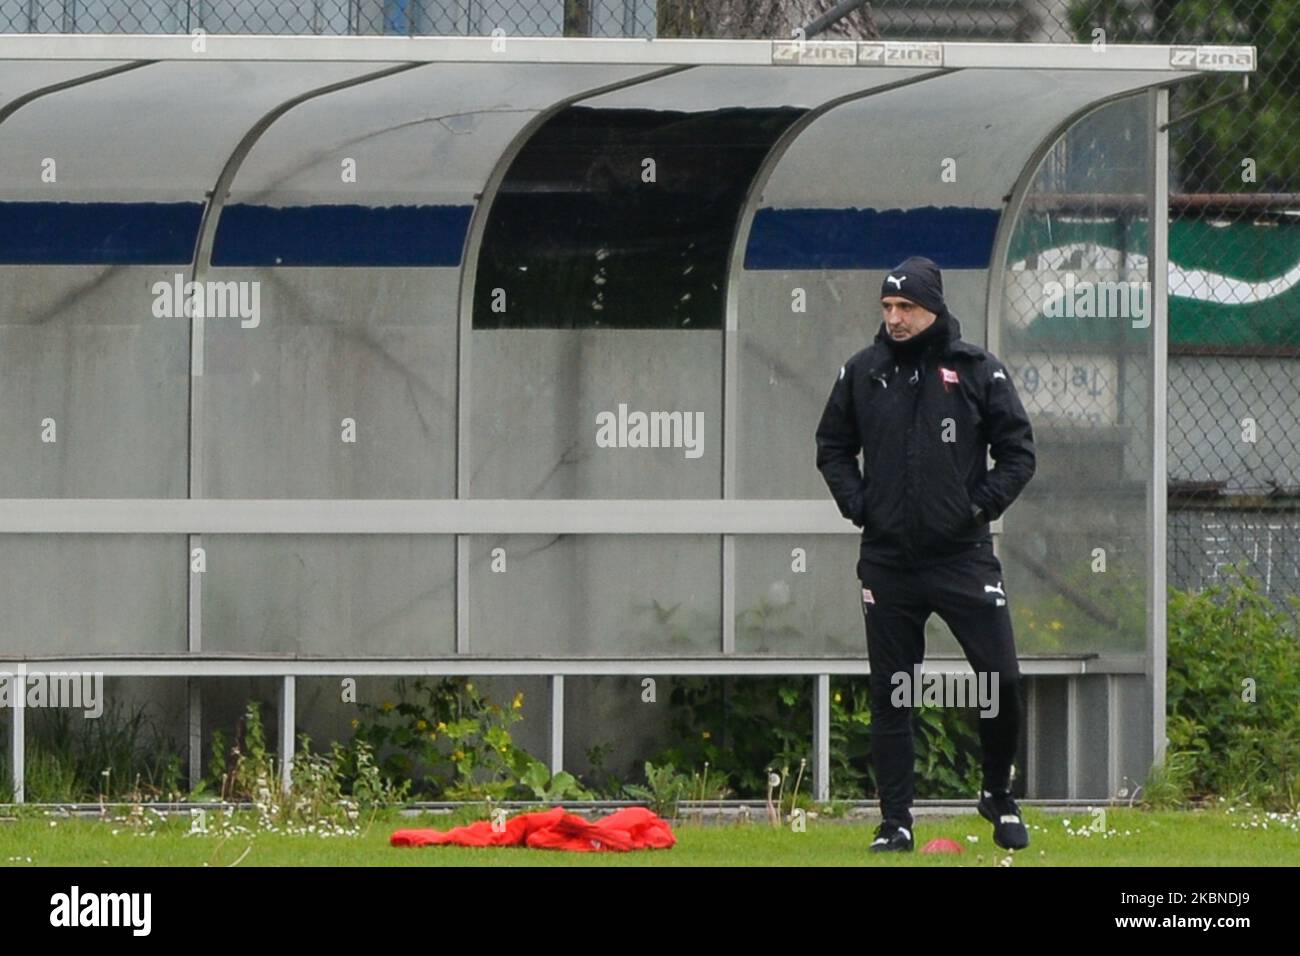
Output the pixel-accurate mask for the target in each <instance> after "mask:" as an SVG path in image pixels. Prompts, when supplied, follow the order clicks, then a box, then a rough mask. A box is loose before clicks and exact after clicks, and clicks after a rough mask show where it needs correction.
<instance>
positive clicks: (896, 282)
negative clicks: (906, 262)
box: [885, 276, 907, 291]
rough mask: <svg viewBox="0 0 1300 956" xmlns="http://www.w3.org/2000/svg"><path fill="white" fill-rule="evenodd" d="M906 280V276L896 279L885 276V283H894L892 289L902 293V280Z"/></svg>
mask: <svg viewBox="0 0 1300 956" xmlns="http://www.w3.org/2000/svg"><path fill="white" fill-rule="evenodd" d="M906 278H907V276H899V277H898V278H897V279H895V278H894V277H893V276H885V281H886V282H892V283H894V288H895V289H898V290H900V291H902V288H903V280H904V279H906Z"/></svg>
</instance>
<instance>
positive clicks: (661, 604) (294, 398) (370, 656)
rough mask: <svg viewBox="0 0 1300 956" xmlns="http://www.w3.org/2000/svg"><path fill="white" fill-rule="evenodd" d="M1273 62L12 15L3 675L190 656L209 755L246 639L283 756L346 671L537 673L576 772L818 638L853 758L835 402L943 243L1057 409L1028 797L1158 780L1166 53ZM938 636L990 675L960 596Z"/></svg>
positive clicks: (1183, 77) (847, 586) (1008, 352)
mask: <svg viewBox="0 0 1300 956" xmlns="http://www.w3.org/2000/svg"><path fill="white" fill-rule="evenodd" d="M1254 58H1255V52H1254V49H1253V48H1251V47H1166V46H1117V45H1109V46H1101V45H1098V46H1095V47H1094V46H1089V45H1077V46H1076V45H1034V44H986V43H917V42H908V43H901V42H852V41H805V42H799V41H793V40H791V41H785V40H773V41H766V40H764V41H760V40H743V41H742V40H623V39H546V38H541V39H523V38H509V37H505V38H503V37H482V38H460V37H457V38H441V37H427V38H405V37H403V38H370V37H350V38H318V37H252V36H239V37H234V36H195V37H191V36H62V35H59V36H53V35H25V36H16V35H7V36H2V37H0V189H2V190H3V196H2V197H0V222H2V223H3V228H2V229H0V363H2V366H3V368H2V369H0V409H3V413H2V414H0V449H2V450H3V454H0V497H2V498H3V500H0V534H2V535H3V547H0V622H2V624H3V634H4V638H3V645H2V646H0V670H4V671H6V672H8V674H9V675H11V676H9V677H8V678H7V679H8V680H9V681H11V682H12V683H11V685H10V686H11V689H19V688H21V686H22V682H23V680H24V675H25V674H31V673H33V672H37V671H41V672H72V673H78V672H80V673H85V672H95V673H101V674H103V675H105V676H106V677H107V678H108V679H110V680H119V679H121V680H123V681H127V680H129V681H131V682H132V683H131V686H132V687H134V688H136V689H137V690H138V689H139V688H140V687H142V686H155V685H157V686H161V684H160V683H159V682H163V683H166V682H169V681H170V682H171V684H170V686H171V687H172V688H173V689H174V688H176V687H177V686H179V687H181V688H182V690H181V691H180V692H179V693H180V696H181V698H182V700H183V703H184V707H185V708H187V710H188V714H189V724H188V732H187V728H186V727H184V726H181V727H180V728H179V736H178V740H180V741H181V744H180V746H181V749H182V751H185V749H186V747H185V743H184V741H186V740H188V753H189V757H190V761H191V772H192V773H193V774H194V775H195V776H196V777H197V775H198V769H199V766H200V764H199V761H200V757H201V752H202V743H203V740H202V737H203V735H202V734H201V733H200V730H201V729H202V728H203V726H204V724H203V719H202V718H203V714H204V711H205V710H206V709H208V708H209V707H215V706H216V705H217V704H218V703H219V702H218V701H216V700H214V699H213V697H212V696H211V694H209V695H208V696H205V686H206V687H208V688H209V690H211V688H213V687H214V686H216V685H215V684H214V683H213V682H214V681H218V680H227V679H231V678H258V679H264V680H269V681H273V682H275V684H274V685H273V686H276V687H278V689H279V713H278V716H273V719H274V720H275V724H276V727H277V730H276V732H275V735H276V737H277V739H278V742H279V747H280V749H281V753H282V755H284V756H286V757H287V756H289V755H291V754H292V752H293V749H294V740H295V728H297V729H302V728H303V727H305V726H310V725H311V724H312V721H313V720H315V719H316V718H317V717H318V715H317V714H315V713H314V711H313V707H312V706H300V703H304V702H307V700H308V698H307V697H306V696H305V694H304V693H303V692H302V690H301V688H302V686H303V684H304V682H306V681H314V680H329V681H332V682H333V686H334V687H335V691H334V694H335V696H334V698H333V699H334V701H335V702H336V703H337V701H338V694H337V688H338V686H339V684H338V681H339V680H341V679H344V678H353V679H357V678H374V679H379V678H383V679H395V678H399V677H410V676H413V675H463V674H469V675H482V676H483V677H484V678H486V679H494V678H506V677H509V678H511V679H515V678H518V679H531V680H534V681H536V682H538V686H544V687H545V688H546V689H547V690H548V691H549V700H546V701H544V703H545V704H546V705H548V706H549V709H550V710H549V731H548V733H547V734H546V736H545V742H546V744H547V745H548V746H549V760H550V764H551V766H552V767H553V768H555V769H559V768H560V767H561V766H562V764H563V763H564V759H565V753H566V743H565V741H566V738H567V739H568V741H569V745H568V748H567V749H568V752H569V753H570V754H573V753H580V752H581V751H580V750H577V749H575V748H576V747H577V746H578V745H580V744H582V743H584V742H587V743H590V742H591V741H592V740H593V739H594V738H595V737H596V736H597V734H598V733H600V734H605V735H608V734H610V733H613V734H614V735H615V737H616V739H617V740H621V741H622V742H623V743H624V744H626V745H627V746H634V745H635V739H636V736H637V735H636V734H635V733H633V731H634V730H635V731H637V733H640V731H641V730H643V729H644V728H645V727H646V726H648V725H650V724H651V723H653V721H655V720H662V719H663V715H665V714H667V713H668V711H669V710H670V708H671V704H669V699H668V688H669V686H670V681H671V680H672V679H675V678H680V677H685V676H690V675H728V676H731V677H737V678H739V677H759V676H774V675H797V676H801V677H806V678H807V679H808V680H809V681H810V682H811V684H812V686H813V688H814V692H813V696H812V699H813V706H812V712H811V715H810V718H809V724H807V725H805V727H806V731H807V733H808V734H809V738H810V740H811V750H810V753H811V755H812V760H811V765H812V773H813V789H814V791H815V796H816V797H818V798H820V799H826V798H828V797H829V796H830V795H831V786H830V784H831V781H830V763H829V755H830V733H831V726H832V722H831V717H832V713H833V708H834V707H839V706H842V705H841V704H839V703H837V702H836V694H837V693H838V692H837V691H836V689H835V688H836V686H837V684H836V681H837V680H842V679H843V678H844V677H845V676H846V675H861V674H865V673H866V672H867V667H868V665H867V660H866V653H865V651H866V646H865V637H864V634H863V625H862V617H861V610H860V595H859V586H858V584H857V581H856V576H855V562H856V558H857V547H858V534H857V531H856V529H855V528H854V527H853V526H852V525H851V524H850V523H848V522H846V521H845V520H843V519H842V518H841V517H840V515H839V513H838V511H837V510H836V507H835V505H834V504H833V503H832V501H831V500H830V497H829V494H828V492H827V490H826V488H825V486H824V484H823V482H822V479H821V476H820V475H819V474H818V472H817V470H816V468H815V466H814V443H813V433H814V430H815V427H816V423H817V420H818V417H819V414H820V411H821V409H822V407H823V405H824V402H825V400H826V396H827V394H828V393H829V390H830V388H831V385H832V384H833V382H834V379H835V375H836V373H837V371H838V369H839V367H840V365H841V364H842V363H843V362H844V361H845V359H847V358H848V357H849V356H850V355H852V354H853V353H854V352H856V351H858V350H859V349H860V348H862V347H864V346H865V345H866V344H867V343H868V342H869V341H870V339H871V338H872V336H873V335H874V334H875V331H876V329H877V328H878V326H879V323H880V313H879V309H878V302H877V299H878V291H879V288H880V284H881V281H882V278H883V274H884V270H886V269H888V268H889V267H890V266H891V265H893V264H895V263H897V262H898V261H901V260H902V259H903V258H904V257H905V256H907V255H910V254H919V255H926V256H929V257H931V258H933V259H934V260H935V261H937V262H938V263H939V265H940V266H941V267H942V268H943V270H944V275H945V280H946V293H947V301H948V303H949V305H950V307H951V309H952V311H953V312H954V314H955V315H956V316H957V317H958V319H959V320H960V322H961V326H962V332H963V337H964V338H966V339H968V340H969V341H973V342H975V343H977V344H981V345H985V346H986V347H988V348H989V349H991V350H992V351H994V352H995V353H997V354H998V355H999V356H1000V357H1001V358H1002V359H1003V360H1004V361H1005V362H1006V363H1007V365H1008V366H1009V367H1010V368H1011V369H1012V370H1013V372H1014V375H1015V380H1016V384H1017V388H1018V390H1019V391H1020V394H1021V397H1022V399H1023V400H1024V402H1025V404H1026V407H1027V408H1028V409H1029V411H1030V413H1031V416H1032V417H1033V420H1034V428H1035V437H1036V441H1037V448H1038V461H1039V465H1038V474H1037V475H1036V477H1035V478H1034V480H1033V481H1032V482H1031V483H1030V485H1029V486H1028V488H1027V489H1026V491H1025V493H1024V494H1023V495H1022V497H1021V499H1020V500H1019V501H1017V502H1016V503H1015V504H1014V505H1013V507H1012V508H1011V509H1010V510H1009V511H1008V512H1007V514H1006V515H1005V516H1003V517H1002V518H1001V519H1000V520H999V521H998V522H997V523H996V525H995V527H994V532H995V541H996V547H997V551H998V554H999V555H1000V557H1001V559H1002V562H1003V565H1004V568H1005V571H1006V582H1005V586H1006V590H1007V594H1008V596H1009V598H1010V602H1011V606H1012V608H1013V611H1014V613H1015V622H1016V628H1017V638H1018V646H1019V649H1020V652H1021V661H1022V663H1021V666H1022V670H1023V673H1024V674H1025V676H1026V681H1027V703H1028V719H1027V731H1026V734H1025V739H1024V741H1023V744H1022V755H1021V759H1020V760H1018V761H1017V768H1018V775H1019V776H1018V781H1019V789H1021V790H1022V791H1023V792H1024V793H1026V794H1027V795H1028V796H1029V797H1031V798H1032V797H1048V798H1061V799H1068V798H1078V799H1104V798H1106V797H1110V796H1113V795H1115V794H1118V793H1120V792H1121V791H1125V790H1126V789H1129V788H1132V787H1133V786H1134V785H1136V784H1137V783H1140V782H1141V781H1142V779H1143V778H1144V776H1145V774H1146V773H1147V771H1148V769H1149V767H1150V766H1151V763H1152V761H1153V759H1156V758H1159V757H1160V756H1161V755H1162V753H1163V749H1164V742H1165V714H1164V712H1165V592H1166V584H1165V515H1166V511H1165V496H1166V470H1165V415H1166V398H1165V381H1166V335H1167V328H1166V310H1165V298H1166V295H1165V286H1166V278H1167V256H1166V246H1167V216H1166V206H1167V193H1168V169H1169V157H1168V139H1167V130H1168V128H1169V124H1170V122H1171V117H1170V116H1169V106H1168V97H1169V91H1170V89H1171V87H1173V86H1174V85H1175V84H1178V83H1184V82H1195V81H1197V79H1198V78H1199V77H1204V76H1206V75H1207V74H1211V73H1218V72H1224V71H1229V72H1236V73H1242V74H1248V73H1249V72H1250V71H1252V70H1253V69H1254ZM1243 82H1245V77H1244V76H1243ZM1178 119H1179V117H1173V118H1172V121H1174V122H1177V121H1178ZM1084 293H1086V295H1085V294H1084ZM1129 293H1133V294H1134V295H1136V296H1137V298H1134V299H1132V300H1131V301H1132V302H1133V303H1134V305H1133V310H1132V313H1131V314H1129V313H1124V314H1122V315H1121V314H1117V313H1115V309H1116V308H1117V307H1118V306H1117V304H1116V303H1119V304H1122V303H1123V302H1129V301H1130V300H1129V299H1124V298H1122V297H1123V296H1124V295H1128V294H1129ZM1117 294H1118V295H1120V298H1119V299H1116V298H1114V296H1116V295H1117ZM1088 295H1093V299H1092V300H1088V298H1087V296H1088ZM1107 296H1111V297H1112V299H1111V300H1110V301H1111V305H1110V307H1109V308H1110V314H1109V315H1102V314H1100V313H1099V311H1098V309H1099V308H1100V306H1098V305H1097V303H1098V302H1100V303H1103V304H1104V303H1105V302H1106V301H1107ZM1143 297H1145V305H1142V302H1141V301H1140V300H1141V299H1142V298H1143ZM1087 301H1091V302H1092V303H1093V304H1092V305H1085V304H1084V303H1085V302H1087ZM1102 311H1105V310H1102ZM928 653H929V656H928V662H927V668H928V669H931V670H936V671H940V672H952V673H968V670H967V665H966V663H965V661H964V660H963V659H962V657H961V655H960V653H959V651H958V648H957V646H956V643H955V641H954V640H953V639H952V637H951V634H950V633H949V632H948V631H947V630H946V627H945V625H944V624H943V623H942V622H941V621H939V620H938V619H937V618H936V619H932V620H931V622H930V633H929V645H928ZM598 676H618V677H622V678H628V679H631V680H632V686H634V687H635V689H636V690H635V693H633V694H630V695H629V694H623V695H622V696H620V697H618V698H617V699H614V698H610V697H608V695H607V696H606V698H603V699H595V698H593V697H588V696H587V695H589V694H591V695H598V694H601V693H605V691H603V690H602V687H601V684H600V682H598V681H593V680H591V678H594V677H598ZM647 680H657V681H658V682H659V683H661V684H663V685H664V686H663V687H661V688H660V689H659V694H658V701H659V705H658V709H657V710H656V709H654V708H651V706H650V705H649V704H647V703H644V702H643V700H642V697H643V696H644V695H643V694H642V692H641V687H642V682H644V681H647ZM566 681H567V682H568V683H567V685H566ZM123 686H125V685H123ZM645 686H650V685H649V684H646V685H645ZM606 690H607V688H606ZM10 696H11V704H10V707H9V708H8V709H7V712H6V713H4V714H2V715H0V720H2V721H3V722H4V724H5V727H6V737H7V741H8V755H9V758H10V759H9V768H10V773H11V774H12V782H13V787H14V795H15V799H17V800H22V799H23V797H24V792H23V781H24V738H25V727H27V726H28V725H29V724H30V722H31V721H32V720H34V719H35V717H34V716H33V714H32V713H31V707H30V706H29V704H30V702H29V701H28V700H26V699H25V698H24V696H23V695H22V694H21V693H18V694H11V695H10ZM227 703H228V702H227ZM541 710H542V708H539V711H541ZM566 715H567V718H568V719H567V720H566ZM796 729H798V728H796ZM632 756H636V754H635V753H633V754H632ZM642 757H644V755H642ZM570 762H571V763H572V762H573V761H572V760H571V761H570ZM286 770H287V761H286ZM1129 792H1131V790H1129Z"/></svg>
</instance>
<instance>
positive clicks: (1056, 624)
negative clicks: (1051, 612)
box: [1047, 621, 1065, 631]
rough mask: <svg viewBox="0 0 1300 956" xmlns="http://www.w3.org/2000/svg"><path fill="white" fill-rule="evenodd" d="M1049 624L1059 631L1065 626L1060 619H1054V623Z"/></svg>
mask: <svg viewBox="0 0 1300 956" xmlns="http://www.w3.org/2000/svg"><path fill="white" fill-rule="evenodd" d="M1047 626H1048V627H1050V628H1051V629H1052V630H1054V631H1059V630H1060V629H1061V628H1063V627H1065V625H1064V624H1062V623H1061V622H1060V621H1052V623H1051V624H1049V625H1047Z"/></svg>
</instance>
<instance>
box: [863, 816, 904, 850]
mask: <svg viewBox="0 0 1300 956" xmlns="http://www.w3.org/2000/svg"><path fill="white" fill-rule="evenodd" d="M912 846H913V843H912V830H911V828H910V827H905V826H903V825H902V824H901V823H895V822H894V821H893V820H886V821H884V822H883V823H882V824H880V826H878V827H876V838H875V839H874V840H872V841H871V846H869V847H868V848H867V852H869V853H907V852H909V851H910V850H911V849H912Z"/></svg>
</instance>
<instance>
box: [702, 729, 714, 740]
mask: <svg viewBox="0 0 1300 956" xmlns="http://www.w3.org/2000/svg"><path fill="white" fill-rule="evenodd" d="M700 736H701V737H703V738H704V739H705V740H708V739H709V737H710V736H712V735H711V734H710V733H709V732H708V731H707V730H706V731H704V733H702V734H700Z"/></svg>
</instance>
